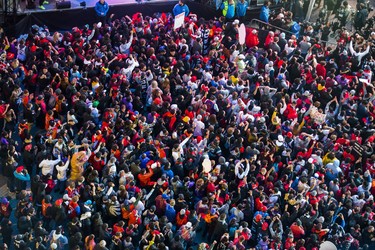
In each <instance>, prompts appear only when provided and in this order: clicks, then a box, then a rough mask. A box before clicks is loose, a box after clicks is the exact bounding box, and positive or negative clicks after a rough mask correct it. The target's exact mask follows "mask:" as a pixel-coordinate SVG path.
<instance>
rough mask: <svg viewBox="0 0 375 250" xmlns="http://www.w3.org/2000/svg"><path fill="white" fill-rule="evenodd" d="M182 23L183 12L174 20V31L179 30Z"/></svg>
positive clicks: (183, 19) (183, 18)
mask: <svg viewBox="0 0 375 250" xmlns="http://www.w3.org/2000/svg"><path fill="white" fill-rule="evenodd" d="M184 21H185V12H182V13H180V14H178V15H177V16H176V17H175V18H174V29H178V28H180V27H181V26H182V25H183V24H184Z"/></svg>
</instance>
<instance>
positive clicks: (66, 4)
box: [56, 1, 72, 10]
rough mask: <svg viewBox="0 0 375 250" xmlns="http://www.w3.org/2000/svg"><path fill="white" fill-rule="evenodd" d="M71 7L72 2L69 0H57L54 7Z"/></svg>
mask: <svg viewBox="0 0 375 250" xmlns="http://www.w3.org/2000/svg"><path fill="white" fill-rule="evenodd" d="M70 7H72V3H71V2H70V1H57V2H56V9H58V10H59V9H70Z"/></svg>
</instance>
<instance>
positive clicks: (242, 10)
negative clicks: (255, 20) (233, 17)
mask: <svg viewBox="0 0 375 250" xmlns="http://www.w3.org/2000/svg"><path fill="white" fill-rule="evenodd" d="M248 6H249V4H248V2H247V1H244V2H243V3H241V1H239V2H237V8H236V12H237V16H238V17H244V16H246V11H247V7H248Z"/></svg>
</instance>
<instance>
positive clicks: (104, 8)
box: [95, 1, 109, 16]
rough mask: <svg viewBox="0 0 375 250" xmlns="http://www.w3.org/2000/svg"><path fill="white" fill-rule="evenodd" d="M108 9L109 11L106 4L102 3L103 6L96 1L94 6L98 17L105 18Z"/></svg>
mask: <svg viewBox="0 0 375 250" xmlns="http://www.w3.org/2000/svg"><path fill="white" fill-rule="evenodd" d="M108 9H109V6H108V3H107V2H104V3H103V4H101V3H100V1H98V2H97V3H96V4H95V12H96V14H97V15H98V16H106V15H107V13H108Z"/></svg>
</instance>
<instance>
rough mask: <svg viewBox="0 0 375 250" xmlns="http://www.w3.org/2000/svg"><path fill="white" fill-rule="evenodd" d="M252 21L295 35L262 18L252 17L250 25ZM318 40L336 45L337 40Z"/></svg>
mask: <svg viewBox="0 0 375 250" xmlns="http://www.w3.org/2000/svg"><path fill="white" fill-rule="evenodd" d="M253 23H261V24H263V25H265V26H268V27H271V28H274V29H275V30H280V31H282V32H284V33H285V34H289V35H295V33H293V32H291V31H290V30H286V29H283V28H281V27H278V26H275V25H272V24H270V23H266V22H264V21H262V20H259V19H256V18H253V19H252V20H251V21H250V23H249V25H250V26H252V25H253ZM319 42H324V43H327V44H332V45H336V46H337V42H330V41H324V40H319Z"/></svg>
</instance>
